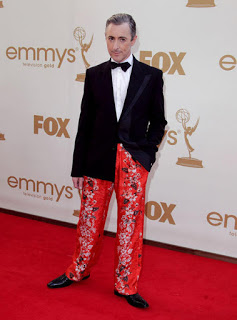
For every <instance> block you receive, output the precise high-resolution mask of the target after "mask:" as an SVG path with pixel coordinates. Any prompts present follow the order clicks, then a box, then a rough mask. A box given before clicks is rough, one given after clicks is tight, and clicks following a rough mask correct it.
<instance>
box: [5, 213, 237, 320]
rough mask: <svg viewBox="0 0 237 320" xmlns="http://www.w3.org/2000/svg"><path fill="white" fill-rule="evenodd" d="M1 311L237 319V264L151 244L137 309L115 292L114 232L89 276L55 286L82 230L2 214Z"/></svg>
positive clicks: (12, 315) (56, 318)
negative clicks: (140, 304) (142, 305)
mask: <svg viewBox="0 0 237 320" xmlns="http://www.w3.org/2000/svg"><path fill="white" fill-rule="evenodd" d="M0 231H1V232H0V238H1V239H0V243H1V267H0V268H1V270H0V272H1V280H0V281H1V292H0V301H1V307H0V317H1V319H4V320H15V319H17V320H23V319H24V320H28V319H31V320H46V319H47V320H48V319H50V320H76V319H77V320H78V319H86V320H90V319H96V318H97V319H100V320H104V319H109V320H111V319H124V320H125V319H128V320H130V319H138V320H143V319H149V320H152V319H161V320H168V319H169V320H186V319H187V320H192V319H195V320H199V319H200V320H201V319H202V320H205V319H208V320H212V319H213V320H219V319H220V320H225V319H228V320H232V319H233V320H234V319H237V306H236V300H237V270H236V265H235V264H231V263H227V262H222V261H216V260H211V259H207V258H202V257H198V256H193V255H189V254H184V253H179V252H175V251H169V250H165V249H160V248H156V247H151V246H147V245H145V246H144V260H143V271H142V275H141V279H140V282H139V293H140V294H141V295H142V296H144V298H145V299H146V300H147V301H148V302H149V304H150V308H149V309H146V310H140V309H135V308H134V307H132V306H130V305H129V304H128V303H127V302H126V300H125V299H123V298H120V297H117V296H115V295H114V294H113V250H114V238H110V237H105V238H104V244H103V248H102V252H101V255H100V259H99V261H98V264H97V265H96V266H95V267H94V269H93V272H92V274H91V277H90V278H89V279H88V280H85V281H82V282H80V283H78V284H73V285H71V286H70V287H67V288H62V289H55V290H52V289H51V290H50V289H48V288H47V287H46V284H47V282H48V281H50V280H52V279H54V278H55V277H57V276H59V275H61V274H62V273H63V272H64V269H65V268H66V267H67V265H68V264H69V263H70V262H71V255H72V252H73V248H74V241H75V235H76V234H75V230H74V229H69V228H66V227H59V226H55V225H51V224H47V223H44V222H38V221H34V220H30V219H25V218H19V217H16V216H11V215H7V214H0Z"/></svg>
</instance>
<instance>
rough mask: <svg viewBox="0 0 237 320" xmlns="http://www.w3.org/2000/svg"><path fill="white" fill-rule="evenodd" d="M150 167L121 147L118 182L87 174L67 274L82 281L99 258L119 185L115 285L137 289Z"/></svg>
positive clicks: (120, 289) (125, 289)
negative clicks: (146, 166) (110, 209)
mask: <svg viewBox="0 0 237 320" xmlns="http://www.w3.org/2000/svg"><path fill="white" fill-rule="evenodd" d="M147 176H148V171H147V170H146V169H145V168H144V167H142V166H141V165H140V163H138V162H137V161H135V160H133V159H132V157H131V155H130V153H129V152H127V151H126V150H125V149H124V147H123V146H122V145H121V144H118V147H117V158H116V171H115V182H114V183H112V182H110V181H105V180H100V179H95V178H90V177H84V185H83V193H82V203H81V210H80V216H79V222H78V227H77V243H76V249H75V252H74V255H73V263H72V264H71V266H69V268H68V269H67V271H66V275H67V276H68V277H69V278H70V279H71V280H74V281H80V280H81V279H82V278H83V277H85V276H87V275H88V274H89V273H90V270H91V267H92V266H93V265H94V263H95V262H96V258H97V255H98V252H99V248H100V244H101V241H102V238H103V231H104V224H105V220H106V216H107V211H108V206H109V201H110V199H111V195H112V191H113V189H115V193H116V198H117V203H118V220H117V235H116V246H115V265H114V269H115V270H114V286H115V290H117V291H118V292H119V293H121V294H125V295H129V294H134V293H136V292H137V284H138V279H139V275H140V271H141V260H142V244H143V224H144V208H145V187H146V181H147Z"/></svg>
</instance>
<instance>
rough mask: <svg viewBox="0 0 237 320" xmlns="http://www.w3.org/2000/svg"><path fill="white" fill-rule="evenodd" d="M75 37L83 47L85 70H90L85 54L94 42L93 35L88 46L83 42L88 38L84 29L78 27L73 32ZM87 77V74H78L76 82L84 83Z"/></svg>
mask: <svg viewBox="0 0 237 320" xmlns="http://www.w3.org/2000/svg"><path fill="white" fill-rule="evenodd" d="M73 36H74V38H75V39H76V40H77V41H78V42H79V45H80V47H81V56H82V60H83V62H84V65H85V68H86V69H88V68H89V66H90V64H89V63H88V61H87V60H86V57H85V52H87V51H88V50H89V49H90V47H91V44H92V41H93V35H92V37H91V40H90V42H89V43H88V44H86V43H83V40H84V39H85V37H86V32H85V30H84V29H83V28H82V27H77V28H76V29H75V30H74V32H73ZM85 76H86V75H85V73H80V74H78V75H77V77H76V81H80V82H84V81H85Z"/></svg>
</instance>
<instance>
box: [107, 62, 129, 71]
mask: <svg viewBox="0 0 237 320" xmlns="http://www.w3.org/2000/svg"><path fill="white" fill-rule="evenodd" d="M110 64H111V69H115V68H118V67H121V69H122V70H123V71H124V72H126V71H127V70H128V68H129V67H130V66H131V64H130V63H129V62H123V63H116V62H113V61H111V62H110Z"/></svg>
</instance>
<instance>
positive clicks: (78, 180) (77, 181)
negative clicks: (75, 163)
mask: <svg viewBox="0 0 237 320" xmlns="http://www.w3.org/2000/svg"><path fill="white" fill-rule="evenodd" d="M83 181H84V178H83V177H80V178H75V177H73V178H72V182H73V185H74V188H77V189H79V190H82V186H83Z"/></svg>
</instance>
